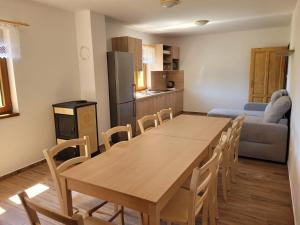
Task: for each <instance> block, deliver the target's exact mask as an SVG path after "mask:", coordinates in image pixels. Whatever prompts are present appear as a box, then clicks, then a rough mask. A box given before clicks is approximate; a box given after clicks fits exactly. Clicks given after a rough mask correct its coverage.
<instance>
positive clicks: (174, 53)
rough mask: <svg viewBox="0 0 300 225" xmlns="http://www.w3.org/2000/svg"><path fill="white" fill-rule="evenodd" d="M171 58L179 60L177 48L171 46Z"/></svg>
mask: <svg viewBox="0 0 300 225" xmlns="http://www.w3.org/2000/svg"><path fill="white" fill-rule="evenodd" d="M172 58H173V60H174V59H178V60H179V47H176V46H172Z"/></svg>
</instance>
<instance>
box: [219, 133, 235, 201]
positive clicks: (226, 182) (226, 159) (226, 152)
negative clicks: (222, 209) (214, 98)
mask: <svg viewBox="0 0 300 225" xmlns="http://www.w3.org/2000/svg"><path fill="white" fill-rule="evenodd" d="M233 140H234V136H233V129H232V128H229V129H228V130H227V132H223V133H222V135H221V138H220V142H219V144H223V148H222V161H221V167H222V170H221V171H222V192H223V198H224V201H225V202H226V201H227V198H228V197H227V194H228V190H229V188H230V155H231V151H232V146H233Z"/></svg>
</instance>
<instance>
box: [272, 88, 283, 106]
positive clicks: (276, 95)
mask: <svg viewBox="0 0 300 225" xmlns="http://www.w3.org/2000/svg"><path fill="white" fill-rule="evenodd" d="M284 93H285V90H284V89H282V90H278V91H274V92H273V94H272V96H271V101H270V103H271V104H273V103H274V102H275V101H276V100H277V99H279V98H280V97H282V96H284V95H285V94H284Z"/></svg>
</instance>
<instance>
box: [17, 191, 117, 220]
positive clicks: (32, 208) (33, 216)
mask: <svg viewBox="0 0 300 225" xmlns="http://www.w3.org/2000/svg"><path fill="white" fill-rule="evenodd" d="M18 195H19V198H20V200H21V202H22V204H23V206H24V209H25V211H26V213H27V216H28V218H29V221H30V224H32V225H41V222H40V219H39V217H38V214H37V213H40V214H42V215H44V216H46V217H48V218H50V219H52V220H55V221H57V222H59V223H60V224H68V225H113V224H112V223H109V222H106V221H102V220H100V219H96V218H93V217H86V218H84V219H83V217H82V216H81V215H79V214H74V215H73V216H72V217H69V216H65V215H63V214H60V213H58V212H55V211H53V210H51V209H49V208H47V207H44V206H41V205H40V204H37V203H35V202H33V201H32V200H30V199H29V198H28V196H27V194H26V192H21V193H19V194H18Z"/></svg>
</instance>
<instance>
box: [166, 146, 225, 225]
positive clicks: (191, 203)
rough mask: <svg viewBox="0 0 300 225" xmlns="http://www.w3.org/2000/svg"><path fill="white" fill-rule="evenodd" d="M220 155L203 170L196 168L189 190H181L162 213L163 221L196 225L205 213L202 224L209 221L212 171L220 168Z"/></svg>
mask: <svg viewBox="0 0 300 225" xmlns="http://www.w3.org/2000/svg"><path fill="white" fill-rule="evenodd" d="M218 158H219V155H218V153H216V152H215V153H214V154H213V156H212V157H211V158H210V160H209V161H208V162H207V163H205V164H204V165H203V166H202V167H201V168H198V167H197V168H195V169H194V171H193V174H192V178H191V183H190V188H189V190H186V189H184V188H181V189H180V190H179V191H178V192H177V193H176V194H175V196H174V197H173V198H172V199H171V200H170V201H169V202H168V204H167V205H166V206H165V208H164V209H163V210H162V211H161V219H162V220H164V221H167V222H168V225H170V224H171V223H172V222H173V223H175V224H187V225H194V224H195V217H196V216H197V215H198V214H199V213H200V211H201V210H202V211H203V215H202V224H203V225H206V224H207V221H208V209H209V206H211V205H212V204H211V203H210V202H209V201H210V198H209V191H210V189H211V187H212V185H213V183H212V180H213V179H212V178H213V176H214V174H213V172H212V171H216V170H217V168H218V160H219V159H218Z"/></svg>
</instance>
